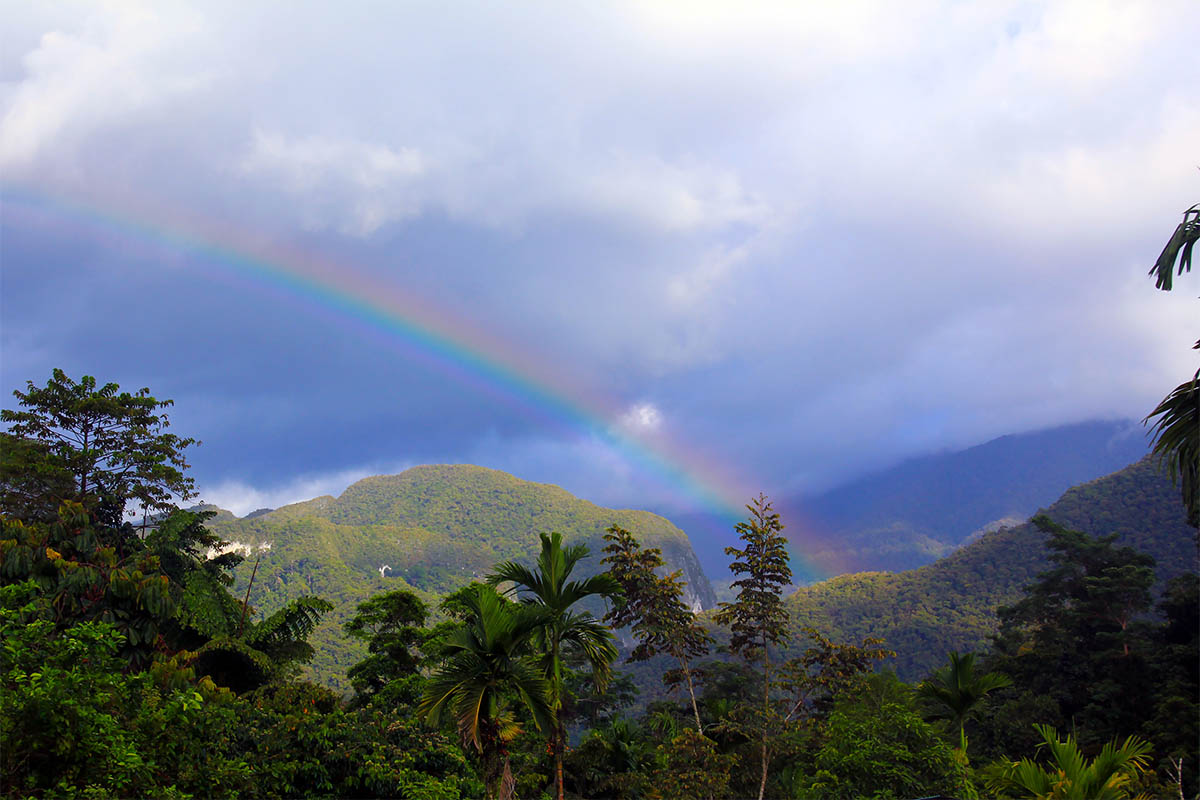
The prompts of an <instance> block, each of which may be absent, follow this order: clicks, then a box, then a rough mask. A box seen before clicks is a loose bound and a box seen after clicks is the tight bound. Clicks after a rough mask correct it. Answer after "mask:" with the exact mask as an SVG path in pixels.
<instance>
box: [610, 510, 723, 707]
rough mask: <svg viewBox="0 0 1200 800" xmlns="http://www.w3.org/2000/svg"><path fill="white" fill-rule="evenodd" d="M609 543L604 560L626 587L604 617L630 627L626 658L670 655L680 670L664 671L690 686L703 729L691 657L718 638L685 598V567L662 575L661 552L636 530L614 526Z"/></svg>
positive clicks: (672, 679)
mask: <svg viewBox="0 0 1200 800" xmlns="http://www.w3.org/2000/svg"><path fill="white" fill-rule="evenodd" d="M604 540H605V541H606V542H608V545H607V546H606V547H605V548H604V552H605V553H606V554H607V555H606V557H605V558H604V559H603V561H602V562H601V563H603V564H607V565H608V574H609V575H610V576H612V578H613V580H615V581H616V582H617V584H618V585H619V586H620V587H621V595H620V596H619V597H618V598H617V601H616V603H615V604H614V606H613V608H612V610H610V611H609V612H608V614H606V615H605V617H604V621H605V622H607V623H609V624H610V625H612V626H613V627H614V628H626V627H628V628H629V629H630V632H631V633H632V634H633V636H634V638H635V639H637V640H638V644H637V646H636V647H634V648H633V651H632V652H631V653H630V654H629V655H628V656H627V657H626V661H627V662H634V661H645V660H647V659H650V658H653V657H654V656H657V655H663V654H665V655H669V656H671V657H672V658H674V659H675V661H676V662H677V663H678V664H679V668H678V670H671V671H669V672H664V673H663V681H664V682H666V683H668V684H679V683H682V684H683V685H684V686H685V688H686V689H687V691H688V697H689V699H690V700H691V703H692V712H693V714H694V716H695V719H696V730H697V731H702V730H703V726H702V724H701V721H700V710H699V707H698V705H697V702H696V690H695V680H694V675H693V670H692V666H691V662H692V660H693V659H696V658H699V657H701V656H703V655H705V654H707V653H708V650H709V648H710V647H711V646H712V643H713V638H712V636H711V635H709V633H708V631H707V630H705V629H704V627H703V626H701V625H700V624H699V623H698V622H697V621H696V617H695V614H693V613H692V610H691V609H690V608H688V607H687V605H686V604H685V603H684V602H683V591H684V584H683V581H682V578H681V577H680V576H681V575H682V571H681V570H676V571H674V572H672V573H670V574H669V575H660V574H659V573H660V572H662V571H663V570H664V569H665V566H666V564H665V562H664V561H663V559H662V552H661V551H660V550H659V549H658V548H656V547H648V548H645V549H643V548H642V547H641V545H640V544H639V543H638V541H637V539H636V538H634V536H633V534H632V533H630V532H629V531H627V530H625V529H624V528H621V527H620V526H617V525H613V526H612V527H610V528H609V529H608V532H607V533H605V535H604Z"/></svg>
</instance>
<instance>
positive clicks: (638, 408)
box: [617, 403, 663, 434]
mask: <svg viewBox="0 0 1200 800" xmlns="http://www.w3.org/2000/svg"><path fill="white" fill-rule="evenodd" d="M662 421H663V417H662V412H661V411H659V410H658V408H657V407H655V405H654V404H653V403H638V404H636V405H633V406H630V407H629V408H628V409H627V410H626V411H625V413H624V414H622V415H621V418H620V419H619V420H618V421H617V424H618V427H619V428H621V429H623V430H626V431H628V432H630V433H633V434H639V433H653V432H654V431H657V430H658V429H659V428H660V427H662Z"/></svg>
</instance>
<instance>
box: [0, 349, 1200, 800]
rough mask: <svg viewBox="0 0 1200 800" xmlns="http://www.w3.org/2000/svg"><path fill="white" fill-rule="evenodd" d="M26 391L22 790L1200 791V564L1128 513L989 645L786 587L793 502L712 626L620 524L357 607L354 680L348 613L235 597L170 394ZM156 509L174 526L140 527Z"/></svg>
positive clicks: (12, 588) (75, 385)
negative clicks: (328, 636)
mask: <svg viewBox="0 0 1200 800" xmlns="http://www.w3.org/2000/svg"><path fill="white" fill-rule="evenodd" d="M16 396H17V399H18V401H19V406H20V407H19V409H17V410H13V411H4V412H3V419H4V421H5V422H6V423H7V424H8V430H7V432H5V433H4V434H3V437H4V441H3V460H2V462H0V502H2V503H3V535H2V536H0V577H2V584H3V585H2V587H0V629H2V635H3V640H4V646H3V650H2V651H0V680H2V681H3V692H2V693H0V741H2V742H3V750H2V754H0V761H2V771H3V779H4V786H3V792H4V796H6V797H14V798H16V797H133V796H154V797H195V796H204V797H213V796H219V797H225V796H228V797H310V796H312V797H412V798H455V797H481V796H488V797H505V798H507V797H531V798H536V797H555V798H562V797H582V798H590V797H613V798H692V797H694V798H719V797H736V798H740V797H760V798H761V797H773V798H776V797H788V798H793V797H796V798H805V797H847V798H849V797H894V798H903V797H914V798H915V797H923V796H930V795H935V794H939V793H940V794H943V795H946V796H953V797H964V798H966V797H979V796H1004V797H1042V796H1050V795H1051V793H1053V792H1055V791H1058V792H1059V793H1060V794H1059V795H1055V796H1065V795H1062V792H1063V791H1065V789H1064V787H1067V788H1068V789H1070V790H1071V791H1073V792H1076V793H1077V794H1078V796H1088V797H1099V796H1112V797H1122V796H1134V795H1136V794H1138V793H1139V792H1140V793H1145V794H1148V795H1150V796H1162V795H1171V796H1178V793H1179V792H1180V791H1182V792H1183V793H1184V796H1187V797H1191V796H1194V795H1195V794H1196V792H1197V783H1196V759H1195V742H1196V741H1197V738H1198V737H1200V731H1197V727H1196V720H1197V674H1198V672H1200V664H1198V661H1197V659H1198V654H1200V643H1198V642H1197V631H1198V630H1200V620H1198V619H1197V609H1198V604H1200V599H1198V598H1197V579H1196V575H1195V572H1194V570H1182V571H1181V570H1178V569H1176V570H1174V573H1175V574H1173V575H1171V576H1169V577H1170V579H1169V580H1166V581H1163V580H1161V578H1162V577H1163V576H1162V575H1161V574H1156V571H1155V563H1154V559H1153V558H1151V557H1150V556H1148V555H1146V554H1145V553H1143V552H1141V551H1139V550H1137V549H1134V548H1132V547H1127V546H1120V545H1118V543H1117V542H1116V533H1117V532H1118V531H1119V529H1120V527H1121V525H1120V520H1119V519H1112V518H1107V517H1104V516H1097V517H1096V518H1094V519H1090V520H1088V523H1089V524H1088V525H1087V526H1086V527H1089V528H1090V529H1091V530H1090V531H1089V532H1087V533H1085V532H1081V531H1078V530H1073V529H1070V528H1066V527H1063V526H1061V525H1060V524H1058V523H1057V522H1055V521H1053V520H1051V519H1050V517H1048V516H1042V517H1038V518H1036V519H1035V520H1034V523H1033V524H1034V525H1035V526H1036V528H1037V529H1038V530H1039V533H1040V536H1041V537H1042V538H1041V542H1042V544H1041V546H1040V547H1039V548H1038V549H1040V550H1041V552H1036V553H1034V552H1029V553H1020V554H1019V555H1020V556H1021V557H1020V558H1012V559H1010V561H1011V562H1012V563H1008V565H1007V566H1005V563H1007V562H1003V561H1001V562H1000V563H999V565H997V566H994V568H996V569H1001V570H1010V571H1013V573H1014V578H1021V579H1024V578H1026V577H1027V578H1028V580H1024V581H1023V585H1022V588H1021V590H1020V591H1017V592H1014V593H1012V594H1011V595H1010V596H1008V600H1007V601H1006V602H1007V605H1004V606H1003V607H1001V608H1000V609H999V611H998V613H997V614H996V615H995V617H994V624H992V625H991V626H990V627H987V626H985V627H986V628H987V630H989V631H992V632H993V634H992V635H991V638H990V642H988V644H987V646H985V647H981V648H980V652H979V653H968V652H962V653H960V652H953V651H942V652H934V653H930V652H925V653H924V654H923V655H924V660H914V659H912V658H909V659H908V660H901V661H897V660H896V656H897V652H896V651H897V650H900V649H904V650H910V651H921V650H922V648H923V645H922V642H921V639H920V636H919V633H918V632H916V629H913V628H911V627H910V628H902V627H901V628H897V631H898V632H900V631H908V632H907V633H905V634H904V635H901V636H897V637H895V638H894V639H893V640H889V641H885V640H883V639H881V638H878V637H871V636H861V635H858V633H860V632H858V631H853V630H851V629H852V628H853V626H851V625H848V624H847V623H846V620H845V618H835V617H833V616H831V615H828V614H825V615H822V614H821V613H817V611H814V607H813V605H812V603H811V602H808V603H807V604H806V602H805V600H804V598H805V597H806V596H807V597H809V598H810V599H811V596H812V594H811V592H810V593H809V594H808V595H805V594H804V593H801V594H799V595H796V596H791V597H789V596H787V595H786V594H785V593H786V592H787V591H788V590H789V585H790V582H791V570H790V567H789V559H788V552H787V548H786V547H785V540H784V538H783V535H782V531H783V525H784V521H783V520H782V519H781V518H780V516H779V515H778V514H777V513H775V511H774V510H773V508H772V506H771V504H770V502H769V501H768V500H767V499H766V498H764V497H759V498H757V499H754V500H753V501H752V502H751V503H750V504H749V505H748V506H747V511H748V517H747V520H746V521H745V522H743V523H741V524H739V525H738V526H737V534H738V536H739V546H737V547H731V548H729V549H728V551H727V552H728V554H729V556H730V559H731V561H730V570H731V577H732V579H733V583H732V589H733V592H734V598H733V599H732V600H731V601H730V602H727V603H722V604H721V605H720V607H719V608H718V609H717V611H716V613H714V614H701V615H697V614H695V613H694V612H693V609H692V606H691V604H690V603H689V602H687V598H688V587H687V584H686V581H685V579H684V577H683V575H684V572H683V570H682V569H681V568H676V569H674V570H671V569H669V568H668V562H667V561H666V560H665V559H664V556H663V552H662V549H661V547H658V546H655V544H661V543H662V542H663V541H664V539H663V536H662V534H661V532H659V533H658V534H656V535H655V536H653V537H643V536H641V535H640V532H639V531H638V530H636V529H633V530H631V529H630V528H628V527H625V526H623V525H622V524H621V523H622V522H625V523H626V524H629V520H628V519H625V520H613V521H612V522H611V523H610V524H609V527H608V529H607V530H606V531H604V532H603V537H602V542H601V543H602V544H603V547H597V548H595V549H592V548H591V547H589V545H588V544H587V543H585V542H584V541H583V540H579V541H573V540H570V539H568V538H566V537H564V536H562V535H561V534H559V533H555V532H551V531H546V532H542V533H541V534H540V536H539V537H538V539H537V548H536V550H535V553H536V555H532V557H527V558H514V559H508V560H497V561H495V562H493V563H492V564H491V566H490V567H489V568H482V569H480V570H478V575H475V574H472V575H469V576H463V577H460V578H459V579H458V581H457V585H454V582H453V581H449V579H446V583H444V584H443V585H441V586H440V587H439V588H441V589H443V591H440V592H433V591H430V588H431V586H430V585H428V584H427V588H426V589H424V590H422V591H420V592H417V591H410V590H408V589H400V590H394V591H388V592H381V593H378V594H376V595H374V596H372V597H370V598H369V599H368V600H366V601H364V602H361V603H360V604H358V605H357V607H356V608H355V609H354V611H353V613H352V614H350V615H348V618H346V619H345V620H344V621H342V623H341V625H340V627H341V635H342V636H344V637H345V638H346V639H348V640H351V641H355V642H358V643H359V650H358V651H357V652H358V653H359V654H360V656H361V658H360V659H359V660H358V661H357V662H356V663H355V664H353V665H352V666H350V667H349V668H348V669H347V670H346V671H345V674H344V683H343V685H344V687H345V688H344V689H342V690H340V691H336V690H334V689H331V688H329V687H328V686H322V685H318V684H315V683H312V682H310V681H307V680H304V679H303V678H302V677H301V673H300V670H301V667H302V665H304V664H305V663H307V662H309V661H311V659H312V658H313V656H314V649H313V647H312V645H311V644H310V643H309V637H310V636H311V635H312V633H313V631H314V630H315V628H316V627H317V625H318V624H319V622H320V620H321V619H322V617H323V616H326V615H327V614H328V613H329V612H330V609H331V608H332V606H331V604H330V603H329V602H328V601H327V600H326V599H324V598H321V597H319V596H317V595H316V594H305V593H300V592H293V593H292V594H291V595H289V596H288V597H287V598H286V600H283V599H282V598H281V599H280V600H281V602H278V603H276V604H275V606H274V607H273V610H272V612H271V613H262V612H260V611H259V610H258V609H257V608H255V607H253V606H251V605H249V603H248V601H247V597H248V596H249V593H248V592H246V593H243V592H241V591H238V592H236V593H235V592H234V591H232V587H233V581H234V579H233V571H234V570H235V569H236V568H238V567H239V564H240V562H242V560H243V558H244V556H243V555H242V554H240V553H238V552H234V551H229V550H228V549H227V548H225V547H224V546H223V545H224V544H225V542H224V541H223V540H222V539H221V538H220V537H219V536H218V535H217V534H216V533H214V532H213V530H212V529H211V528H210V525H212V524H213V523H214V521H213V517H214V512H212V511H205V510H199V511H197V510H183V509H179V508H175V507H174V506H172V505H171V503H170V502H169V501H168V498H170V497H180V498H184V499H186V498H187V497H188V496H189V495H190V494H191V493H192V491H193V489H192V484H191V482H190V480H189V478H188V477H187V474H186V470H187V463H186V460H185V452H186V449H187V448H188V447H189V446H190V445H191V444H192V440H190V439H188V438H181V437H178V436H176V435H175V434H173V433H170V432H168V430H167V428H168V419H167V416H166V414H165V413H164V411H163V409H164V408H165V407H166V406H167V405H169V403H165V402H161V401H158V400H157V399H155V398H154V397H153V396H152V395H150V393H149V391H147V390H141V391H139V392H135V393H128V392H122V391H121V390H120V389H119V387H117V386H115V385H113V384H108V385H104V386H100V385H98V384H97V383H96V381H94V380H93V379H91V378H86V377H85V378H83V379H81V380H80V381H78V382H76V381H74V380H73V379H71V378H70V377H68V376H67V375H65V374H64V373H62V372H60V371H55V373H54V375H53V376H52V378H51V379H50V380H49V381H48V382H47V384H46V385H45V386H37V385H35V384H33V383H32V382H31V383H30V384H29V385H28V388H27V390H26V391H25V392H17V393H16ZM1139 469H1148V467H1139ZM363 488H364V491H372V490H376V491H379V490H380V489H379V487H377V486H373V485H371V484H368V485H366V486H365V487H363ZM1130 491H1133V490H1132V489H1131V490H1130ZM1087 492H1088V489H1087V487H1084V489H1081V490H1080V491H1079V492H1077V493H1076V494H1075V495H1074V496H1072V498H1071V500H1070V502H1071V503H1078V504H1082V505H1084V506H1087V505H1088V494H1087ZM1136 500H1137V498H1136V497H1134V498H1133V500H1131V502H1130V505H1131V506H1132V508H1133V510H1131V512H1130V513H1143V512H1142V511H1138V508H1139V505H1138V503H1137V502H1134V501H1136ZM446 502H451V501H450V500H449V499H447V500H446ZM1175 502H1176V503H1178V495H1175ZM134 506H137V507H139V508H141V507H148V508H151V509H153V510H154V511H156V512H157V516H156V517H154V518H153V519H152V520H150V521H148V522H147V521H142V522H141V523H140V524H135V522H134V521H132V520H131V519H130V517H128V516H127V515H126V508H133V507H134ZM351 508H353V506H351ZM368 508H374V506H372V505H370V504H365V503H362V504H359V506H358V513H366V509H368ZM339 513H344V514H345V513H351V512H350V511H344V512H339ZM531 513H535V514H536V513H537V512H536V510H534V511H533V512H531ZM1145 513H1148V512H1145ZM637 521H638V520H637V519H634V520H632V522H633V523H634V524H636V522H637ZM217 524H219V521H218V523H217ZM530 524H531V526H536V525H537V524H538V520H537V518H536V517H531V520H530ZM1005 534H1006V532H1005V531H1001V532H1000V533H999V534H997V536H1000V537H1003V536H1004V535H1005ZM1092 534H1097V535H1092ZM1185 539H1186V540H1185V541H1183V542H1181V543H1180V546H1181V547H1183V548H1185V549H1186V550H1188V551H1190V552H1191V553H1193V554H1194V552H1195V551H1194V547H1195V541H1194V539H1192V538H1191V537H1190V536H1187V535H1186V534H1185ZM667 541H669V537H668V539H667ZM982 544H983V542H980V543H978V545H982ZM978 545H977V546H978ZM414 546H415V545H414ZM481 555H484V554H481ZM1026 556H1028V561H1027V562H1026V561H1025V560H1024V559H1025V557H1026ZM255 560H256V561H257V559H255ZM960 560H961V559H960ZM1021 564H1025V566H1021ZM1029 565H1033V566H1032V567H1030V566H1029ZM258 567H259V568H260V569H261V568H262V564H261V563H259V564H258ZM243 569H244V565H243ZM1022 569H1024V570H1026V571H1025V572H1022V571H1021V570H1022ZM268 572H269V570H264V571H263V572H262V573H261V574H260V575H259V574H257V573H256V575H257V577H259V579H265V578H266V577H267V573H268ZM918 572H919V571H918ZM960 578H961V575H960ZM940 580H941V581H942V582H941V583H937V582H935V583H931V584H928V585H924V586H919V587H916V588H912V587H910V588H909V590H908V591H909V592H910V595H911V593H912V592H916V594H918V595H922V594H923V595H924V596H925V597H926V598H928V601H929V602H928V603H927V605H926V606H925V607H924V608H923V609H922V611H921V614H923V615H926V616H927V617H928V618H929V620H930V621H934V620H936V619H937V617H938V616H939V615H942V614H951V613H953V611H952V608H953V605H954V604H953V603H945V608H943V607H942V606H941V605H939V602H940V601H939V599H938V598H937V597H936V595H937V594H938V593H939V592H942V594H943V596H951V595H952V594H955V593H952V592H951V591H950V587H951V586H952V585H953V584H950V583H946V580H947V579H946V578H942V579H940ZM974 580H976V581H980V582H985V583H986V582H989V581H991V582H995V576H994V575H992V576H984V575H976V576H975V578H974ZM855 581H857V582H855ZM969 583H971V581H966V584H969ZM833 585H834V586H836V587H839V588H838V589H837V591H841V592H844V593H847V594H849V595H850V596H853V597H855V598H856V602H858V603H859V604H864V603H868V602H871V601H869V599H868V598H869V596H870V594H871V593H872V592H875V593H879V592H885V593H886V592H891V595H889V596H890V597H891V599H889V600H887V602H889V603H895V598H896V597H897V596H898V595H896V590H895V587H894V586H892V587H891V588H889V582H888V580H887V579H886V576H881V577H878V578H874V579H873V578H871V577H869V576H868V577H866V578H858V579H847V580H846V581H842V582H835V583H834V584H833ZM249 588H251V587H249V586H248V587H247V589H249ZM966 588H967V586H966V585H965V584H964V585H961V586H960V591H958V592H957V593H956V594H958V595H961V594H964V593H965V591H963V590H964V589H966ZM905 607H906V606H904V605H903V604H900V605H897V606H896V608H897V609H903V608H905ZM818 608H819V607H818ZM977 612H978V613H982V611H979V610H978V609H977ZM897 613H906V614H907V613H909V612H901V611H898V612H897ZM925 649H926V650H928V648H927V647H926V648H925ZM918 663H928V664H932V665H933V666H931V667H930V668H928V669H925V670H923V671H921V672H920V674H916V673H915V672H914V670H915V669H916V666H915V665H916V664H918ZM897 664H904V665H906V666H907V667H908V669H907V672H906V674H905V676H904V677H905V679H903V680H902V679H901V677H898V676H897V674H896V672H895V671H894V669H895V667H896V665H897ZM649 673H653V683H654V684H657V686H655V687H653V688H651V687H647V686H646V684H647V679H646V677H647V675H648V674H649ZM631 675H637V676H639V678H640V680H638V681H635V680H633V679H631V677H630V676H631ZM639 683H640V684H642V686H643V687H644V688H646V689H647V691H645V692H640V690H639V685H638V684H639ZM639 693H642V694H646V695H648V697H641V698H639ZM1056 787H1057V788H1056ZM1072 787H1073V788H1072ZM1072 796H1074V795H1072Z"/></svg>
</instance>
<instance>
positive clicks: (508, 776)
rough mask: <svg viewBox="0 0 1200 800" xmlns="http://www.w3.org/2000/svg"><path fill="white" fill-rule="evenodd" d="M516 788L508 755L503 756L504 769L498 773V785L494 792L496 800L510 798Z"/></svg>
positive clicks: (507, 799) (510, 799)
mask: <svg viewBox="0 0 1200 800" xmlns="http://www.w3.org/2000/svg"><path fill="white" fill-rule="evenodd" d="M516 789H517V781H516V778H514V777H513V774H512V769H511V768H510V767H509V764H508V756H507V755H506V756H504V770H503V771H502V772H501V773H500V787H499V789H498V790H497V792H496V798H497V800H512V796H513V794H514V793H515V792H516Z"/></svg>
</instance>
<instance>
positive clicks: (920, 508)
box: [781, 421, 1147, 570]
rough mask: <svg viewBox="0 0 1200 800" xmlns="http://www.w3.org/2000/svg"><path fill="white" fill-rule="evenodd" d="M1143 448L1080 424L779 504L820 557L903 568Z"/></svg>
mask: <svg viewBox="0 0 1200 800" xmlns="http://www.w3.org/2000/svg"><path fill="white" fill-rule="evenodd" d="M1146 452H1147V440H1146V432H1145V429H1144V428H1143V427H1142V426H1140V425H1137V424H1136V423H1132V422H1128V421H1125V422H1086V423H1081V424H1078V425H1069V426H1064V427H1060V428H1052V429H1049V430H1044V431H1038V432H1036V433H1024V434H1018V435H1012V436H1003V437H1001V438H999V439H994V440H992V441H990V442H987V443H985V444H981V445H978V446H976V447H971V448H969V449H967V450H962V451H959V452H954V453H943V454H938V455H930V456H925V457H923V458H917V459H913V460H910V461H906V462H904V463H903V464H899V465H898V466H895V467H893V468H891V469H888V470H885V471H883V472H880V473H877V474H874V475H869V476H867V477H864V478H860V479H858V480H856V481H853V482H852V483H849V484H846V485H845V486H841V487H838V488H837V489H834V490H832V491H829V492H826V493H824V494H821V495H818V496H816V497H811V498H808V499H801V500H797V501H793V502H788V501H785V502H783V503H781V506H782V507H783V509H784V511H785V514H786V513H787V512H788V511H789V509H792V508H794V509H796V510H797V511H801V512H802V514H801V516H802V518H805V519H807V520H809V522H810V523H811V525H812V526H814V527H815V529H816V531H817V533H818V535H819V539H820V541H821V542H823V544H824V548H823V551H821V550H819V551H817V552H813V551H812V550H811V548H810V549H808V550H806V552H808V554H809V555H810V556H813V557H815V558H816V559H817V560H818V561H821V560H827V561H830V562H832V563H843V564H848V565H851V566H852V567H853V568H855V569H863V570H872V569H888V570H896V569H910V568H912V567H917V566H920V565H922V564H928V563H930V562H931V561H933V560H934V559H936V558H938V557H940V556H943V555H946V554H948V553H950V552H951V551H953V550H954V548H956V547H958V546H959V545H960V544H962V543H963V542H964V540H965V539H967V537H968V536H969V535H970V534H971V533H973V532H978V531H979V530H980V529H981V528H984V527H985V526H988V525H989V524H990V523H995V522H997V521H1000V520H1005V519H1006V518H1008V519H1009V521H1011V518H1017V519H1022V520H1023V519H1026V518H1028V517H1029V516H1031V515H1032V514H1033V512H1034V511H1036V510H1037V509H1038V508H1039V507H1041V506H1044V505H1046V504H1047V503H1050V502H1052V501H1053V500H1054V499H1055V498H1057V497H1058V496H1059V495H1060V494H1062V493H1063V492H1064V491H1066V490H1067V489H1068V488H1069V487H1071V486H1074V485H1076V484H1079V483H1082V482H1083V481H1088V480H1092V479H1093V478H1098V477H1100V476H1101V475H1106V474H1108V473H1110V472H1113V471H1115V470H1118V469H1121V468H1122V467H1125V466H1128V465H1129V464H1132V463H1133V462H1135V461H1137V460H1138V459H1140V458H1142V457H1143V456H1144V455H1145V454H1146ZM785 518H786V516H785ZM997 527H998V526H997ZM806 544H807V542H806Z"/></svg>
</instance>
